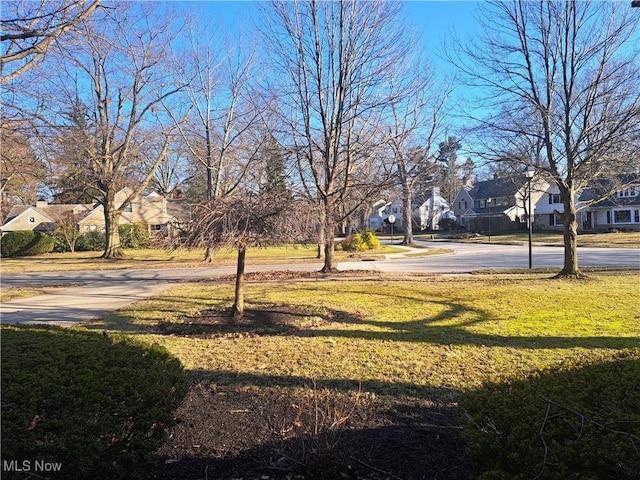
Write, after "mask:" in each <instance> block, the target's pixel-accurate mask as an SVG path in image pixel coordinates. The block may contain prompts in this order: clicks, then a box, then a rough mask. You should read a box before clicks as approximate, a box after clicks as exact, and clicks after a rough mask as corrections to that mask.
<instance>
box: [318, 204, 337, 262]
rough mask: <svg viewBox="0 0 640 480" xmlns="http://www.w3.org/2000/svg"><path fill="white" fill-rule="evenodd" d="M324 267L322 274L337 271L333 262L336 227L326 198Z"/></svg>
mask: <svg viewBox="0 0 640 480" xmlns="http://www.w3.org/2000/svg"><path fill="white" fill-rule="evenodd" d="M323 207H324V218H323V220H324V222H323V226H322V228H323V230H324V266H323V267H322V270H321V272H322V273H334V272H337V271H338V268H337V267H336V261H335V256H334V253H335V248H334V247H335V245H334V244H335V231H336V225H335V221H334V218H333V205H332V204H331V200H330V199H328V198H325V199H324V204H323Z"/></svg>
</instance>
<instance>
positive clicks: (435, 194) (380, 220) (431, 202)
mask: <svg viewBox="0 0 640 480" xmlns="http://www.w3.org/2000/svg"><path fill="white" fill-rule="evenodd" d="M372 208H373V211H374V212H373V213H372V214H371V215H370V216H369V219H368V226H369V228H371V229H372V230H376V231H387V230H389V228H390V227H389V222H388V219H389V216H391V215H393V216H394V217H395V219H396V220H395V223H394V229H396V230H398V231H403V230H404V227H405V226H404V222H403V217H402V212H403V211H404V207H403V201H402V199H401V198H396V199H394V200H392V201H386V200H378V201H377V202H376V203H374V204H373V206H372ZM411 218H412V222H413V225H412V227H413V228H418V229H420V230H439V229H440V228H441V222H442V221H443V220H444V219H451V220H453V221H455V216H454V214H453V212H451V209H450V207H449V203H448V202H447V201H446V200H445V199H444V197H442V196H441V195H440V189H439V188H437V187H436V188H434V189H433V190H432V191H431V192H428V193H427V194H426V195H416V201H414V203H413V210H412V212H411Z"/></svg>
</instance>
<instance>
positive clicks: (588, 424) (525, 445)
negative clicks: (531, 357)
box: [461, 349, 640, 480]
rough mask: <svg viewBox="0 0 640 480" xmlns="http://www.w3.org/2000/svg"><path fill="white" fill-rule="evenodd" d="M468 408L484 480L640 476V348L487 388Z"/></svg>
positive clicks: (466, 399) (470, 436)
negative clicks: (601, 359)
mask: <svg viewBox="0 0 640 480" xmlns="http://www.w3.org/2000/svg"><path fill="white" fill-rule="evenodd" d="M461 406H462V407H463V409H464V411H466V413H467V416H466V420H467V421H466V425H465V429H464V432H463V434H464V436H465V439H466V442H467V446H468V449H469V452H470V453H471V454H472V456H474V457H475V458H477V459H478V460H479V461H480V462H481V464H482V465H483V467H484V473H483V474H482V475H481V476H480V478H481V479H483V480H490V479H491V480H493V479H504V480H506V479H522V480H524V479H531V478H538V479H545V480H556V479H557V480H565V479H567V478H580V479H582V480H589V479H593V480H596V479H616V480H625V479H629V480H630V479H638V478H640V477H639V476H638V472H640V455H639V454H638V448H639V447H640V349H637V350H634V351H631V352H627V353H624V354H620V355H619V356H618V358H616V359H615V361H603V362H601V363H586V364H585V363H580V362H579V361H575V360H574V361H569V360H567V361H565V362H564V363H563V364H562V365H561V366H559V367H557V368H554V369H552V370H549V371H546V372H543V373H541V374H539V375H536V376H534V377H533V378H530V379H526V380H518V381H512V382H508V383H503V384H497V385H496V384H491V385H487V386H485V387H484V388H482V389H480V390H477V391H472V392H468V393H466V394H464V395H463V398H462V399H461Z"/></svg>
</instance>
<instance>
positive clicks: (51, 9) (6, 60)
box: [0, 0, 102, 84]
mask: <svg viewBox="0 0 640 480" xmlns="http://www.w3.org/2000/svg"><path fill="white" fill-rule="evenodd" d="M101 3H102V2H101V0H93V1H86V0H63V1H48V0H39V1H21V0H17V1H16V0H10V1H4V2H2V19H1V20H0V25H1V26H2V33H1V34H0V42H1V44H2V55H1V56H0V72H1V75H0V84H4V83H7V82H10V81H12V80H14V79H16V78H17V77H19V76H20V75H22V74H23V73H25V72H27V71H28V70H31V69H32V68H34V67H35V66H36V65H37V64H38V63H39V62H40V61H41V60H42V58H43V57H44V56H45V54H46V53H47V51H48V50H49V49H50V48H51V46H52V45H53V44H54V43H55V42H58V41H59V38H60V37H61V36H63V35H64V34H65V33H67V32H69V31H71V30H73V29H74V28H75V27H77V26H78V25H79V24H81V23H82V22H83V21H85V20H86V19H87V18H89V16H90V15H91V14H92V13H93V12H94V11H95V10H96V9H97V8H98V7H99V6H100V4H101Z"/></svg>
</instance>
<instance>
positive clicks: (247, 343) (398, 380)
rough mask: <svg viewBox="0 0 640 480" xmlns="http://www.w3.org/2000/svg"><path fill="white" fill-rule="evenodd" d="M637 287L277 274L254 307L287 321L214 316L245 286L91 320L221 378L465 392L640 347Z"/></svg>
mask: <svg viewBox="0 0 640 480" xmlns="http://www.w3.org/2000/svg"><path fill="white" fill-rule="evenodd" d="M637 294H638V284H637V276H636V275H634V274H621V275H610V274H604V273H603V274H593V275H591V276H590V277H589V279H588V280H585V281H569V280H567V281H565V280H551V279H548V278H544V277H542V276H538V277H533V278H532V277H525V278H522V277H515V276H510V275H501V276H489V275H487V276H476V277H473V278H455V279H450V278H437V279H436V278H434V279H426V280H424V281H397V280H392V279H390V280H381V281H373V282H364V281H331V282H318V281H316V282H289V283H277V282H265V283H262V284H255V285H249V286H248V289H247V293H246V299H245V301H246V302H247V308H248V309H257V310H261V311H266V312H271V314H273V313H274V312H276V313H277V312H281V313H283V314H286V315H287V316H286V319H287V320H286V321H284V322H282V321H277V322H271V323H270V322H268V321H264V322H263V321H260V318H259V316H258V317H256V319H254V320H257V321H256V322H255V323H251V322H249V323H244V324H238V325H236V326H234V325H233V324H226V323H220V322H212V321H210V318H209V317H210V312H219V311H221V310H223V309H225V308H228V307H229V306H230V305H231V300H232V298H233V286H232V285H231V284H215V285H214V284H209V285H206V284H196V285H185V286H181V287H177V288H175V289H173V290H171V291H170V292H168V293H167V294H165V295H162V296H161V297H158V298H155V299H150V300H146V301H143V302H140V303H138V304H136V305H135V307H133V308H131V309H127V310H124V311H121V312H119V313H118V314H117V315H111V316H108V317H106V318H105V319H104V320H101V321H96V322H94V323H93V324H91V325H87V326H88V327H89V328H100V329H106V330H116V331H127V332H130V333H132V334H136V335H140V336H141V337H142V338H144V339H145V340H148V341H149V342H158V343H160V344H162V345H164V346H165V347H166V348H168V349H169V351H170V352H172V353H173V354H175V355H176V356H177V357H178V358H179V359H180V360H181V361H182V362H183V364H184V365H185V367H186V368H187V369H188V370H190V371H191V372H192V373H193V374H194V375H195V376H197V377H200V376H204V377H207V378H210V379H213V380H214V381H219V382H227V381H233V382H235V381H242V379H243V378H245V379H246V381H247V382H249V383H252V382H257V383H259V384H260V383H266V384H271V383H275V384H281V383H284V384H287V385H292V384H298V385H299V384H300V383H301V382H302V381H303V379H319V380H325V381H329V382H332V381H335V382H339V383H341V384H351V385H352V387H353V388H356V387H357V385H358V384H359V383H362V384H363V386H364V388H367V389H370V390H372V391H385V390H386V389H390V388H391V389H393V390H394V391H403V392H404V393H406V394H410V395H418V396H420V395H421V394H424V393H427V394H429V395H431V394H432V393H433V392H434V391H437V392H440V393H453V394H454V395H455V394H456V392H459V391H462V390H465V389H469V388H474V387H477V386H479V385H480V384H482V383H483V382H485V381H489V380H498V379H505V378H520V377H523V376H527V375H531V374H532V373H534V372H536V371H539V370H541V369H545V368H547V367H550V366H553V365H555V364H557V363H558V362H562V361H563V360H564V359H566V358H569V357H572V358H575V357H585V358H587V357H589V358H591V357H594V358H595V357H597V358H603V359H604V358H608V357H611V356H613V355H615V354H616V352H618V351H620V350H625V349H633V348H638V347H639V346H640V344H639V341H640V313H639V311H638V309H637ZM291 312H293V314H292V313H291ZM278 318H279V317H278ZM239 379H240V380H239ZM421 392H422V393H421Z"/></svg>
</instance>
